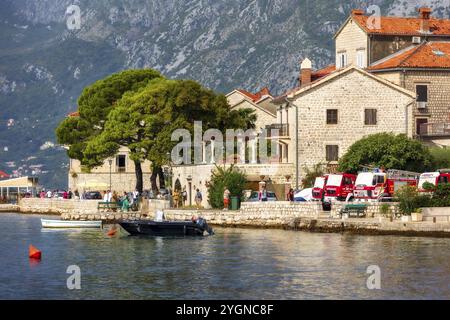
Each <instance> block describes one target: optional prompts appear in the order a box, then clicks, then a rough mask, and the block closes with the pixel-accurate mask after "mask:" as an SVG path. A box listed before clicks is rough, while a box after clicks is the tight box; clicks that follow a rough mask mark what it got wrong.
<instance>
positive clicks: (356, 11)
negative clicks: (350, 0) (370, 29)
mask: <svg viewBox="0 0 450 320" xmlns="http://www.w3.org/2000/svg"><path fill="white" fill-rule="evenodd" d="M363 15H364V10H362V9H354V10H352V16H363Z"/></svg>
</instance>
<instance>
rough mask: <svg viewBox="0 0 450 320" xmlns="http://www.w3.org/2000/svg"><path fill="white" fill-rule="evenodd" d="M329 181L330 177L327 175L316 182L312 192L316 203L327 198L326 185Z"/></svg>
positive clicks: (318, 178)
mask: <svg viewBox="0 0 450 320" xmlns="http://www.w3.org/2000/svg"><path fill="white" fill-rule="evenodd" d="M327 181H328V175H325V176H323V177H317V178H316V181H315V182H314V187H313V190H312V196H313V200H314V201H322V200H323V197H324V196H325V191H324V189H325V185H326V184H327Z"/></svg>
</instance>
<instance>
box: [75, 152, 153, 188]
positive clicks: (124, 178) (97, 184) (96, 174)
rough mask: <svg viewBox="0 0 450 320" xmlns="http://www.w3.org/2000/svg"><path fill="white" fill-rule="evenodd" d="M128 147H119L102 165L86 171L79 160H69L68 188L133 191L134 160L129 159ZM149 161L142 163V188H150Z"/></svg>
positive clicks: (134, 182)
mask: <svg viewBox="0 0 450 320" xmlns="http://www.w3.org/2000/svg"><path fill="white" fill-rule="evenodd" d="M129 153H130V151H129V149H128V148H126V147H121V148H120V149H119V152H118V153H117V155H116V156H115V157H114V158H110V159H106V160H105V161H104V162H103V165H102V166H100V167H97V168H95V169H92V170H91V171H89V172H87V171H86V170H84V169H83V167H82V166H81V164H80V161H78V160H75V159H70V160H69V188H70V189H71V190H72V191H75V190H78V191H79V192H83V191H105V190H108V189H109V188H110V183H111V188H112V190H114V191H116V192H119V193H123V192H125V191H126V192H130V191H134V190H135V188H136V173H135V167H134V162H133V161H132V160H131V159H130V156H129ZM150 168H151V165H150V162H149V161H146V162H144V163H143V164H142V171H143V179H144V190H150V188H151V186H150V176H151V171H150Z"/></svg>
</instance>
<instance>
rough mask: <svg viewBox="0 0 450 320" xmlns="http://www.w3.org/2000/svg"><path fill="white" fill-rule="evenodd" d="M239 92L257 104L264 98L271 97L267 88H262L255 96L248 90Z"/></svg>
mask: <svg viewBox="0 0 450 320" xmlns="http://www.w3.org/2000/svg"><path fill="white" fill-rule="evenodd" d="M237 91H239V92H240V93H242V94H243V95H245V96H247V97H248V98H250V99H251V100H252V101H253V102H257V101H259V100H260V99H261V98H262V97H264V96H270V95H271V94H270V90H269V88H267V87H264V88H262V89H261V90H260V91H258V92H257V93H255V94H253V93H250V92H248V91H246V90H243V89H237Z"/></svg>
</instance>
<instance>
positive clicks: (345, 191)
mask: <svg viewBox="0 0 450 320" xmlns="http://www.w3.org/2000/svg"><path fill="white" fill-rule="evenodd" d="M355 181H356V175H354V174H349V173H337V174H330V175H329V176H328V180H327V183H326V185H325V201H336V200H338V201H343V200H345V199H346V198H347V196H348V195H349V194H353V188H354V186H355Z"/></svg>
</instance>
